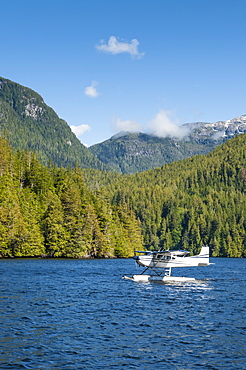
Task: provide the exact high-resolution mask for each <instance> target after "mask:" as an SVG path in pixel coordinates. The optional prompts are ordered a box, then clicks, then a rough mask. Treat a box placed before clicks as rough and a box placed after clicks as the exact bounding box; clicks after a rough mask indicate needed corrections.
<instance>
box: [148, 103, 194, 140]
mask: <svg viewBox="0 0 246 370" xmlns="http://www.w3.org/2000/svg"><path fill="white" fill-rule="evenodd" d="M171 114H172V112H170V111H165V110H164V109H161V110H160V111H159V113H157V115H156V116H155V117H154V118H153V119H152V120H151V121H150V122H149V124H148V128H149V130H150V131H151V133H152V134H154V135H156V136H159V137H174V138H177V139H182V138H183V137H184V136H186V135H188V133H189V129H188V128H187V127H184V126H179V125H178V124H177V122H176V121H173V120H172V119H171V118H170V116H171Z"/></svg>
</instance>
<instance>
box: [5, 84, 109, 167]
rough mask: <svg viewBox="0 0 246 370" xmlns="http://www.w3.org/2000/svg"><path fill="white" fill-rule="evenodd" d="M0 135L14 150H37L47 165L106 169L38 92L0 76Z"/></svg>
mask: <svg viewBox="0 0 246 370" xmlns="http://www.w3.org/2000/svg"><path fill="white" fill-rule="evenodd" d="M0 135H1V136H3V137H5V138H7V139H8V140H9V142H10V144H11V146H12V147H13V148H14V149H15V150H17V149H24V150H25V149H29V150H31V151H34V152H36V154H37V156H38V158H39V159H40V160H41V161H42V162H43V163H44V164H47V163H49V162H53V163H54V164H55V165H57V166H59V167H61V166H62V167H68V166H70V167H74V166H75V165H78V166H80V167H83V168H95V169H107V166H105V165H104V164H103V163H102V162H101V161H100V160H99V159H97V158H96V157H95V155H94V154H93V153H92V152H91V151H90V150H89V149H88V148H86V147H85V146H84V145H83V144H81V142H80V141H79V140H78V139H77V137H76V136H75V135H74V133H73V132H72V131H71V129H70V127H69V125H68V124H67V123H66V122H65V121H64V120H62V119H60V118H59V117H58V115H57V114H56V113H55V111H54V110H53V109H52V108H50V107H48V106H47V105H46V104H45V102H44V100H43V98H42V97H41V96H40V95H39V94H37V93H36V92H34V91H33V90H31V89H29V88H27V87H24V86H21V85H19V84H17V83H14V82H12V81H10V80H7V79H4V78H0Z"/></svg>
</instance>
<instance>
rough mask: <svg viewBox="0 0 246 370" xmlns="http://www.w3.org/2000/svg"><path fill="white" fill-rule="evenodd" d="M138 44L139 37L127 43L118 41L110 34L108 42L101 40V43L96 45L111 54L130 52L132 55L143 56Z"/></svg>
mask: <svg viewBox="0 0 246 370" xmlns="http://www.w3.org/2000/svg"><path fill="white" fill-rule="evenodd" d="M138 45H139V42H138V40H137V39H133V40H131V42H129V43H127V42H121V41H118V40H117V38H116V37H115V36H110V38H109V41H108V43H107V44H105V43H104V41H101V43H100V45H96V49H98V50H101V51H104V52H105V53H109V54H120V53H129V54H130V55H131V56H132V57H136V58H142V57H143V56H144V53H140V52H139V51H138Z"/></svg>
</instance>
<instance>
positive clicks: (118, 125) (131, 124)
mask: <svg viewBox="0 0 246 370" xmlns="http://www.w3.org/2000/svg"><path fill="white" fill-rule="evenodd" d="M113 126H114V129H115V131H130V132H138V131H141V129H142V127H141V125H140V124H139V123H138V122H136V121H131V120H126V121H122V119H121V118H119V117H116V118H115V119H114V120H113Z"/></svg>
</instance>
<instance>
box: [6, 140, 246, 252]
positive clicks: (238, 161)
mask: <svg viewBox="0 0 246 370" xmlns="http://www.w3.org/2000/svg"><path fill="white" fill-rule="evenodd" d="M245 190H246V135H239V136H238V137H236V138H234V139H231V140H228V141H227V142H226V143H224V144H223V145H221V146H220V147H218V148H216V149H215V150H214V151H213V152H212V153H210V154H208V155H198V156H195V157H192V158H189V159H185V160H183V161H177V162H173V163H171V164H167V165H165V166H162V167H161V168H157V169H155V170H150V171H146V172H142V173H137V174H135V175H123V174H117V173H110V172H106V171H99V170H92V169H80V168H79V167H76V168H74V169H64V168H57V167H55V166H52V165H50V166H44V165H43V164H41V162H40V161H39V160H38V159H37V157H36V155H35V154H33V153H32V152H29V151H18V152H13V150H12V148H11V147H10V146H9V144H8V143H7V142H6V141H5V140H3V138H0V255H1V256H2V257H11V256H15V257H22V256H44V257H45V256H47V257H71V258H80V257H114V256H117V257H128V256H131V255H133V252H134V250H135V249H142V248H143V246H144V247H145V248H148V249H156V248H160V247H164V248H165V249H169V248H182V249H188V250H190V251H191V253H197V252H198V250H199V249H200V247H201V245H202V244H204V243H205V244H208V245H210V247H211V250H212V255H213V256H225V257H246V196H245V195H246V194H245Z"/></svg>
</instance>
